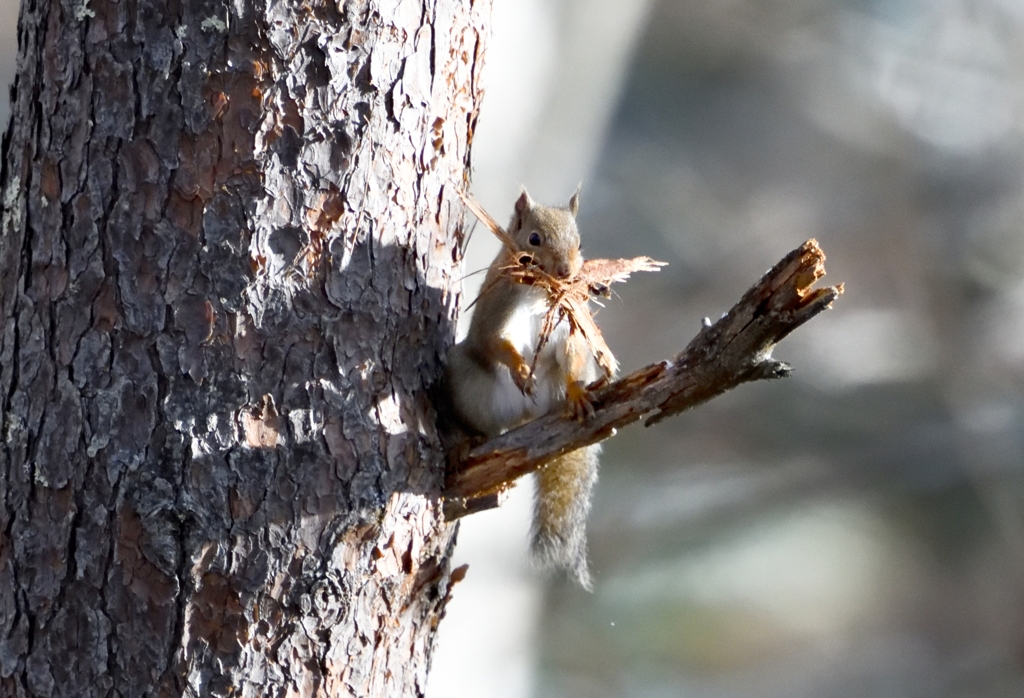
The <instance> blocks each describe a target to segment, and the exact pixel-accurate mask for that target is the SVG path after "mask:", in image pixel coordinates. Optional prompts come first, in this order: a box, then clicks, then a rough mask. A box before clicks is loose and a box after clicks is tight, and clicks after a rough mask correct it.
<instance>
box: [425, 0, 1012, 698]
mask: <svg viewBox="0 0 1024 698" xmlns="http://www.w3.org/2000/svg"><path fill="white" fill-rule="evenodd" d="M492 26H493V31H494V35H493V38H492V41H491V43H490V48H489V51H488V54H487V63H486V66H485V72H484V78H485V86H486V89H487V94H486V97H485V99H484V103H483V108H482V112H481V117H480V127H479V131H478V138H477V141H476V142H475V144H474V151H473V157H474V164H475V174H474V189H475V193H476V194H477V196H478V197H479V198H480V199H481V201H482V202H483V203H484V205H485V207H486V208H487V209H488V210H489V211H490V212H491V213H492V214H493V215H494V216H495V217H496V218H497V219H498V220H499V221H502V222H504V221H507V220H508V218H509V216H510V214H511V207H512V202H513V201H514V200H515V197H516V195H517V192H518V187H519V186H520V185H525V186H527V187H528V189H529V191H530V193H531V195H533V196H534V198H536V199H538V200H540V201H542V202H545V203H548V204H560V205H564V204H565V202H566V201H567V200H568V197H569V195H570V194H571V193H572V191H573V190H574V189H575V187H576V184H577V183H578V182H580V181H582V182H583V193H582V201H581V213H580V219H579V223H580V229H581V234H582V236H583V242H584V247H585V252H586V254H587V256H593V257H605V256H615V257H617V256H629V257H631V256H635V255H640V254H647V255H651V256H652V257H655V258H657V259H662V260H665V261H667V262H669V266H668V267H666V268H665V269H664V270H662V271H661V272H660V273H658V274H642V275H639V276H636V277H634V278H633V279H632V280H630V281H629V282H628V283H627V284H625V285H623V286H620V287H618V297H617V298H613V299H612V300H611V302H610V303H608V304H607V307H606V308H605V309H603V310H601V312H600V314H599V316H598V322H599V323H600V324H601V326H602V328H603V329H604V333H605V337H606V339H607V340H608V343H609V345H610V346H611V348H612V349H613V351H615V352H616V354H617V356H618V358H619V359H620V361H621V363H622V370H623V371H624V372H628V371H631V370H634V369H636V368H639V367H641V366H643V365H645V364H647V363H651V362H654V361H657V360H660V359H663V358H667V357H670V356H672V355H674V354H675V353H677V352H678V351H679V350H680V349H682V347H683V346H685V344H686V343H687V342H688V341H689V340H690V339H691V338H692V337H693V335H694V334H696V332H697V331H698V329H699V327H700V321H701V318H702V317H704V316H709V317H711V318H717V317H718V316H719V315H720V314H721V313H722V312H724V311H725V310H727V309H728V308H729V307H730V306H731V305H732V304H733V303H734V302H735V301H736V300H738V298H739V297H740V295H741V294H742V293H743V292H744V291H745V290H746V289H747V287H748V286H749V285H750V284H751V283H752V282H753V281H755V280H756V279H757V278H758V277H759V276H760V275H761V274H762V273H763V272H764V270H765V269H767V268H768V267H770V266H771V265H772V264H774V263H775V262H776V261H777V260H778V259H780V258H781V257H782V256H783V255H784V254H785V253H786V252H788V251H789V250H791V249H792V248H794V247H796V246H797V245H799V244H800V243H801V242H803V241H804V240H805V239H807V238H809V237H815V238H817V239H818V240H819V242H820V243H821V245H822V247H823V249H824V250H825V252H826V254H827V255H828V263H827V268H828V272H829V276H828V278H827V281H828V282H830V283H837V282H840V281H841V282H844V283H845V284H846V294H845V295H844V296H842V297H841V298H840V299H839V301H838V302H837V303H836V304H835V308H834V309H833V310H832V311H830V312H828V313H826V314H824V315H822V316H820V317H818V318H816V319H815V320H813V321H812V322H811V323H810V324H809V325H807V326H806V327H803V328H801V329H800V330H798V331H797V332H796V333H795V334H793V335H792V336H790V337H789V338H788V339H786V340H785V341H784V342H783V343H782V344H781V345H780V346H779V347H778V348H777V350H776V352H775V356H776V357H778V358H781V359H783V360H786V361H789V362H790V363H792V364H793V366H794V368H795V372H794V375H793V377H792V378H790V379H787V380H785V381H779V382H773V383H760V384H756V385H747V386H741V387H740V388H738V389H737V390H735V391H734V392H732V393H731V394H729V395H726V396H724V397H722V398H719V399H717V400H715V401H713V402H712V403H710V404H708V405H706V406H704V407H701V408H699V409H698V410H696V411H694V412H691V413H687V414H684V415H682V416H680V417H678V418H675V419H673V420H671V421H669V422H665V423H662V424H660V425H658V426H656V427H654V428H651V429H644V428H642V427H639V426H637V427H632V428H629V429H626V430H624V431H623V432H621V433H620V434H619V435H618V436H617V437H616V438H614V439H612V440H610V441H608V442H606V446H605V454H604V458H603V460H602V470H601V479H600V481H599V484H598V488H597V493H596V501H595V503H594V510H593V514H592V517H591V521H590V527H589V535H590V552H591V560H592V567H593V571H594V576H595V589H594V593H593V594H588V593H586V592H583V591H581V590H579V589H578V588H575V587H574V586H572V585H571V584H568V583H567V582H566V581H565V580H563V579H558V578H551V579H544V578H543V577H541V576H539V575H537V574H536V573H535V572H534V571H532V570H531V569H530V567H529V564H528V562H527V561H526V557H525V551H526V534H527V531H528V527H529V518H530V511H529V509H530V487H529V484H528V483H524V484H522V485H520V486H519V487H518V488H517V490H516V492H515V493H514V496H513V497H512V500H511V501H510V502H509V503H508V505H506V506H505V507H504V508H502V509H501V510H498V511H494V512H486V513H483V514H478V515H475V516H472V517H469V518H468V519H466V520H464V521H463V523H462V525H461V526H462V529H461V531H460V534H459V535H460V539H459V547H458V548H457V551H456V558H457V559H456V561H455V562H456V564H459V563H462V562H468V563H469V573H468V575H467V577H466V580H465V581H464V582H463V583H461V584H460V585H459V586H457V587H456V588H455V590H454V599H453V601H452V603H451V604H450V606H449V612H448V618H446V620H445V622H444V623H442V625H441V636H440V638H439V642H440V645H439V650H438V654H437V656H436V659H435V662H434V669H433V673H432V678H431V684H430V688H429V694H431V695H433V696H434V697H435V698H441V697H448V696H500V697H502V698H513V697H516V698H518V697H526V696H531V697H534V698H549V697H550V698H554V697H555V696H559V697H569V698H574V697H577V696H579V697H584V696H585V697H588V698H604V697H606V696H607V697H611V696H616V697H618V696H628V697H637V698H640V697H644V698H647V697H650V698H655V697H657V698H661V697H668V696H683V697H687V698H689V697H692V698H712V697H713V698H766V697H767V698H774V697H778V698H802V697H807V698H811V697H815V698H816V697H825V696H828V697H839V698H845V697H850V698H853V697H864V698H875V697H878V696H886V697H894V698H895V697H903V696H907V697H911V696H913V697H917V696H919V697H921V698H945V697H949V698H953V697H957V698H960V697H963V698H967V697H977V698H981V697H986V698H987V697H1002V696H1006V697H1008V698H1009V697H1015V698H1016V697H1019V696H1022V695H1024V99H1022V98H1024V0H699V1H698V0H638V1H634V2H628V1H625V0H558V1H553V0H495V3H494V10H493V23H492ZM491 238H492V236H491V235H490V234H489V233H488V232H487V231H486V230H485V229H484V228H483V227H482V226H478V228H477V231H476V234H475V235H474V240H473V249H471V250H470V254H469V258H468V259H467V263H466V271H467V272H472V271H475V270H477V269H481V268H484V267H486V266H487V264H488V263H489V262H490V259H491V257H492V256H493V254H494V247H493V240H492V239H491ZM479 279H480V277H479V276H476V277H470V278H468V279H467V280H466V286H467V295H468V296H469V297H473V296H474V295H475V290H472V289H473V287H474V284H475V283H478V282H479Z"/></svg>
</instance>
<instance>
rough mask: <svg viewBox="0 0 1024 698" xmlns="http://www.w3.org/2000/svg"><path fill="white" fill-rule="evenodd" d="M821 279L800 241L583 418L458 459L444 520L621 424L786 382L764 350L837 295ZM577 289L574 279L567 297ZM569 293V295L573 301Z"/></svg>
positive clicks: (512, 435)
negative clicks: (711, 319)
mask: <svg viewBox="0 0 1024 698" xmlns="http://www.w3.org/2000/svg"><path fill="white" fill-rule="evenodd" d="M634 261H635V260H634ZM595 264H604V262H603V261H602V260H598V262H596V263H595ZM624 269H629V265H628V264H627V265H626V266H625V267H619V266H617V265H614V264H613V265H611V266H609V267H604V268H602V269H601V270H599V271H596V272H595V276H594V278H597V279H599V280H606V279H608V278H609V277H614V276H615V275H616V274H624V273H628V271H624ZM633 270H635V269H633ZM522 273H526V272H522ZM824 275H825V254H824V253H823V252H822V251H821V248H820V247H818V243H817V241H815V240H808V241H807V242H805V243H804V244H803V245H801V246H800V247H798V248H797V249H795V250H793V251H792V252H790V253H789V254H788V255H786V256H785V257H783V258H782V259H781V260H780V261H779V262H778V264H776V265H775V266H774V267H773V268H772V269H770V270H769V271H768V272H767V273H766V274H765V275H764V276H763V277H762V278H761V279H760V280H759V281H757V283H755V284H754V285H753V286H751V287H750V288H749V289H748V290H747V292H746V293H745V294H743V297H742V298H741V299H740V300H739V301H738V302H737V303H736V305H734V306H733V307H732V309H731V310H730V311H729V312H728V313H726V314H725V315H723V316H722V317H721V319H720V320H718V322H716V323H714V324H709V325H706V326H705V327H703V328H702V329H701V330H700V332H698V334H697V336H696V337H694V338H693V339H692V340H691V341H690V343H689V344H688V345H687V346H686V348H685V349H683V351H682V352H680V353H679V354H678V355H676V356H675V357H672V358H671V359H669V360H665V361H660V362H658V363H655V364H651V365H650V366H647V367H645V368H642V369H640V370H638V371H635V372H633V373H631V374H630V375H628V376H625V377H623V378H621V379H619V380H616V381H614V382H607V383H605V384H603V385H601V386H598V387H596V388H595V389H594V390H592V391H591V392H590V394H589V395H588V397H589V399H590V401H591V406H592V407H593V411H592V412H590V413H588V415H587V417H586V419H583V420H579V419H573V418H571V417H567V416H565V415H558V414H549V415H545V416H543V417H540V418H539V419H536V420H534V421H532V422H529V423H528V424H524V425H523V426H521V427H518V428H516V429H512V430H510V431H508V432H506V433H504V434H502V435H501V436H497V437H495V438H493V439H490V440H488V441H487V442H485V443H482V444H479V445H475V446H473V447H471V448H468V449H465V450H463V451H460V452H458V453H457V454H455V457H456V458H457V461H458V462H457V463H454V464H453V467H452V468H451V469H450V470H449V473H448V480H447V486H446V489H445V498H446V502H445V516H446V518H449V519H450V518H457V517H459V516H464V515H466V514H468V513H473V512H476V511H483V510H484V509H487V508H489V507H493V506H497V504H498V503H499V500H500V497H495V496H491V495H492V494H493V493H500V492H501V491H502V490H504V489H505V488H507V487H508V486H510V484H511V483H512V482H513V481H514V480H515V479H516V478H518V477H520V476H522V475H526V474H527V473H530V472H532V471H534V470H536V469H537V468H539V467H541V466H542V465H544V464H545V463H547V462H549V461H550V460H552V459H553V458H557V457H558V456H559V455H561V454H563V453H566V452H568V451H572V450H575V449H577V448H581V447H583V446H586V445H588V444H592V443H597V442H598V441H601V440H603V439H606V438H608V437H609V436H612V435H613V434H614V433H615V430H616V429H619V428H621V427H623V426H626V425H628V424H632V423H633V422H636V421H639V420H644V421H645V423H646V424H647V425H648V426H649V425H652V424H655V423H657V422H659V421H661V420H662V419H665V418H666V417H669V416H672V415H675V414H679V413H680V412H682V411H684V410H688V409H690V408H692V407H695V406H697V405H700V404H702V403H704V402H707V401H708V400H710V399H712V398H714V397H716V396H717V395H721V394H722V393H724V392H726V391H728V390H731V389H732V388H735V387H736V386H738V385H740V384H742V383H747V382H750V381H755V380H763V379H771V378H783V377H785V376H788V375H789V373H790V370H791V369H790V367H789V366H788V365H787V364H785V363H783V362H781V361H777V360H776V359H774V358H772V356H771V350H772V348H773V347H774V346H775V345H776V344H777V343H778V342H779V341H781V340H782V339H783V338H784V337H786V336H787V335H788V334H789V333H790V332H792V331H793V330H795V329H796V328H798V327H800V326H801V325H803V324H804V323H806V322H807V321H809V320H810V319H811V318H813V317H815V316H817V315H818V314H819V313H821V312H823V311H824V310H826V309H828V308H830V307H831V306H832V302H833V301H835V299H836V298H838V297H839V296H840V295H841V294H842V293H843V285H842V284H838V285H836V286H826V287H823V288H815V287H814V284H815V283H816V282H817V281H818V280H819V279H820V278H821V277H822V276H824ZM580 276H581V277H583V276H584V274H582V273H581V275H580ZM613 280H614V279H613ZM583 283H584V282H583V281H579V280H578V281H574V282H573V284H572V289H575V284H581V285H582V284H583ZM572 289H570V291H569V292H567V296H570V297H572V298H578V297H579V295H578V293H577V291H575V290H572ZM588 292H590V291H588ZM559 303H561V301H559ZM560 307H561V306H560ZM578 315H579V314H578V313H577V316H578ZM588 317H589V315H588ZM695 322H696V320H695ZM580 331H581V332H582V331H583V330H580Z"/></svg>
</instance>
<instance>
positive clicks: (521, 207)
mask: <svg viewBox="0 0 1024 698" xmlns="http://www.w3.org/2000/svg"><path fill="white" fill-rule="evenodd" d="M531 208H533V199H531V198H530V195H529V194H527V193H526V188H525V187H523V191H522V193H521V194H520V195H519V198H518V199H516V215H518V216H521V215H523V212H524V211H529V210H530V209H531Z"/></svg>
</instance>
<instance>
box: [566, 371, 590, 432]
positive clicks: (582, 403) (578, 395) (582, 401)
mask: <svg viewBox="0 0 1024 698" xmlns="http://www.w3.org/2000/svg"><path fill="white" fill-rule="evenodd" d="M565 399H566V402H567V403H568V406H569V415H570V416H571V417H573V418H574V419H577V420H579V421H581V422H582V421H585V420H587V419H589V418H591V417H593V416H594V404H593V403H592V402H591V401H590V396H589V395H588V394H587V388H586V385H584V383H583V381H572V382H571V383H569V384H568V385H566V387H565Z"/></svg>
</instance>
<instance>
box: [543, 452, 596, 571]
mask: <svg viewBox="0 0 1024 698" xmlns="http://www.w3.org/2000/svg"><path fill="white" fill-rule="evenodd" d="M600 453H601V447H600V446H599V445H598V444H594V445H592V446H587V447H585V448H581V449H579V450H576V451H572V452H571V453H567V454H565V455H564V456H562V457H560V458H558V459H556V460H553V461H551V462H550V463H548V464H547V465H545V466H544V467H543V468H541V469H540V470H538V471H537V496H536V501H535V503H534V514H533V532H532V541H531V545H530V554H531V557H532V558H533V561H534V563H536V564H538V565H540V566H542V567H554V568H558V569H564V570H565V571H566V572H568V573H569V574H570V576H572V577H575V579H576V581H577V582H579V584H580V586H582V587H583V588H584V589H586V590H587V591H590V590H591V584H590V572H589V571H588V570H587V532H586V525H587V514H588V513H589V512H590V493H591V491H592V490H593V489H594V483H595V482H597V460H598V455H599V454H600Z"/></svg>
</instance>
